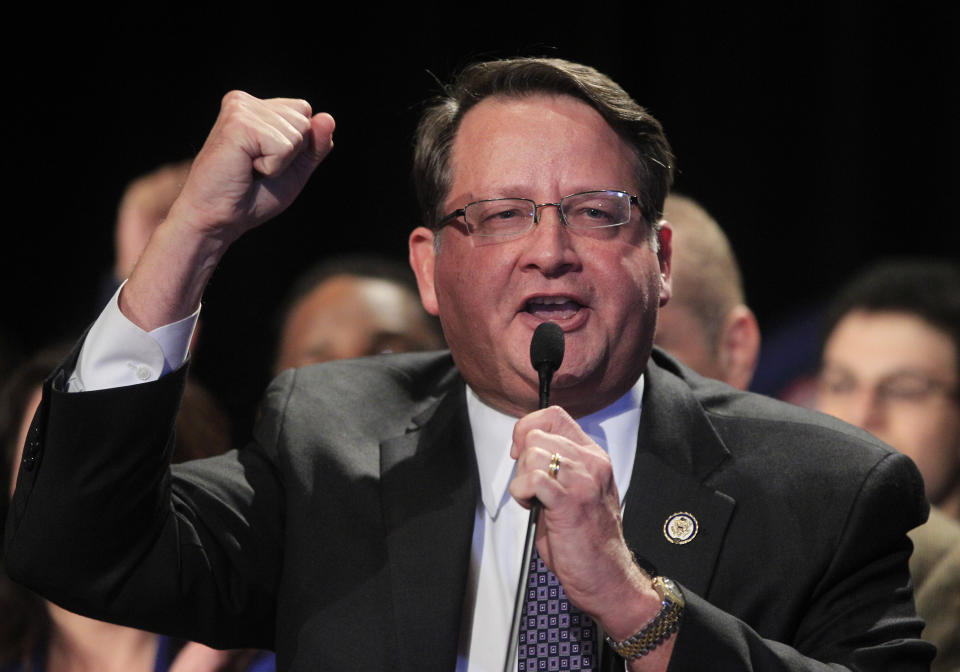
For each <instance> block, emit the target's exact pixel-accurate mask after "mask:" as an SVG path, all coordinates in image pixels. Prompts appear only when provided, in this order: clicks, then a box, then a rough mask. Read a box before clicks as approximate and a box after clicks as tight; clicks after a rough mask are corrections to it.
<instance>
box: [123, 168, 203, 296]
mask: <svg viewBox="0 0 960 672" xmlns="http://www.w3.org/2000/svg"><path fill="white" fill-rule="evenodd" d="M191 164H192V160H189V159H188V160H185V161H178V162H176V163H168V164H164V165H162V166H160V167H159V168H156V169H155V170H152V171H151V172H149V173H147V174H145V175H141V176H140V177H138V178H136V179H135V180H133V181H132V182H130V184H128V185H127V188H126V189H125V190H124V192H123V196H122V197H121V199H120V205H119V206H118V207H117V221H116V226H115V228H114V249H115V250H116V255H115V258H114V266H113V279H114V280H115V281H116V283H117V284H120V283H121V282H123V281H124V280H126V279H127V276H128V275H130V271H132V270H133V267H134V265H136V263H137V260H138V259H139V258H140V254H141V253H142V252H143V248H145V247H146V246H147V241H148V240H150V236H152V235H153V231H154V229H156V228H157V227H158V226H160V223H161V222H162V221H163V220H164V219H166V217H167V212H169V210H170V206H171V205H173V202H174V201H175V200H176V199H177V196H179V195H180V189H181V188H182V187H183V183H184V182H185V181H186V179H187V174H188V173H189V172H190V165H191Z"/></svg>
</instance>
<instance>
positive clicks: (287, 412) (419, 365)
mask: <svg viewBox="0 0 960 672" xmlns="http://www.w3.org/2000/svg"><path fill="white" fill-rule="evenodd" d="M458 383H459V384H462V379H461V378H460V376H459V373H458V372H457V370H456V367H454V365H453V359H452V358H451V356H450V353H449V352H447V351H437V352H420V353H404V354H396V355H378V356H375V357H363V358H360V359H349V360H340V361H335V362H325V363H323V364H316V365H313V366H307V367H303V368H301V369H289V370H287V371H284V372H283V373H281V374H280V375H279V376H278V377H277V378H276V379H275V380H274V381H273V382H272V383H271V385H270V387H269V388H268V390H267V393H266V396H265V399H264V403H263V413H264V415H267V414H274V415H278V416H281V417H282V418H283V422H284V424H286V425H288V426H289V425H290V424H291V423H293V424H303V425H310V424H313V425H317V424H320V422H319V421H322V424H323V425H324V426H325V427H328V428H338V431H351V429H354V430H359V429H365V430H369V429H370V428H376V430H377V431H380V432H383V433H387V434H389V433H390V432H396V433H401V432H403V431H404V429H405V428H406V426H407V425H408V424H409V422H410V420H411V418H413V417H415V416H416V415H417V414H418V413H420V412H422V411H423V410H424V409H427V408H430V407H431V406H433V405H435V404H436V402H437V401H438V400H439V399H440V398H441V397H443V396H444V395H445V394H447V393H448V392H450V391H451V390H453V389H455V388H456V386H457V384H458Z"/></svg>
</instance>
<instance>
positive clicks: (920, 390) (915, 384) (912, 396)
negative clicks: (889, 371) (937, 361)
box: [883, 378, 933, 401]
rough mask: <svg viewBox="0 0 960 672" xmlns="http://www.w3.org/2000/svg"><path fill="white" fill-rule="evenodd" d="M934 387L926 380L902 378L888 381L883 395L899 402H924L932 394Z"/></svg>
mask: <svg viewBox="0 0 960 672" xmlns="http://www.w3.org/2000/svg"><path fill="white" fill-rule="evenodd" d="M932 389H933V385H932V384H931V382H930V381H929V380H926V379H924V378H902V379H894V380H890V381H887V383H886V384H885V385H884V386H883V394H884V396H886V397H887V398H888V399H893V400H898V401H922V400H923V399H925V398H926V397H927V395H929V394H930V392H931V390H932Z"/></svg>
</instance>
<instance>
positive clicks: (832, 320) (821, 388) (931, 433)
mask: <svg viewBox="0 0 960 672" xmlns="http://www.w3.org/2000/svg"><path fill="white" fill-rule="evenodd" d="M824 334H825V338H824V343H823V349H822V361H821V368H820V374H819V377H818V385H817V407H818V408H819V409H820V410H822V411H824V412H825V413H829V414H831V415H834V416H836V417H838V418H840V419H841V420H845V421H846V422H849V423H851V424H853V425H856V426H858V427H862V428H863V429H865V430H867V431H868V432H870V433H871V434H873V435H874V436H876V437H878V438H880V439H882V440H884V441H886V442H887V443H889V444H890V445H891V446H893V447H894V448H896V449H897V450H899V451H901V452H902V453H904V454H906V455H909V456H910V458H911V459H913V461H914V462H915V463H916V464H917V467H918V468H919V469H920V473H921V475H922V476H923V482H924V485H925V486H926V492H927V497H928V498H929V500H930V503H931V504H933V507H932V508H931V510H930V520H929V521H928V522H927V523H926V524H924V525H922V526H920V527H918V528H917V529H916V530H914V531H913V532H911V533H910V537H911V539H912V540H913V542H914V553H913V555H912V556H911V558H910V570H911V573H912V574H913V580H914V590H915V592H916V602H917V612H918V613H919V614H920V616H922V617H923V618H924V620H926V622H927V625H926V628H925V629H924V639H927V640H928V641H931V642H933V643H934V644H936V645H937V648H938V650H939V652H938V654H937V658H936V660H935V661H934V665H933V669H934V670H943V671H944V672H946V671H947V670H956V669H958V668H960V524H958V522H957V521H958V520H960V398H958V389H960V386H958V381H960V268H958V267H957V266H956V265H955V264H951V263H949V262H946V261H935V260H932V259H923V260H899V261H886V262H881V263H879V264H877V265H875V266H873V267H871V268H870V269H867V270H866V271H865V272H863V273H861V274H860V275H858V276H857V277H856V278H854V279H853V280H852V281H851V282H850V283H849V284H847V286H846V287H844V288H843V289H842V290H841V291H840V292H839V293H838V294H837V296H836V298H834V300H833V302H832V303H831V305H830V307H829V308H828V310H827V313H826V320H825V328H824Z"/></svg>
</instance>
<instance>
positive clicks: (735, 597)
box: [7, 59, 932, 671]
mask: <svg viewBox="0 0 960 672" xmlns="http://www.w3.org/2000/svg"><path fill="white" fill-rule="evenodd" d="M332 132H333V120H332V118H330V117H329V115H325V114H322V113H321V114H316V115H314V114H313V112H312V110H311V108H310V106H309V105H308V104H307V103H306V102H304V101H300V100H291V99H273V100H265V101H264V100H257V99H255V98H253V97H251V96H248V95H246V94H242V93H232V94H228V95H227V96H226V97H225V99H224V103H223V107H222V110H221V114H220V116H219V117H218V120H217V122H216V124H215V126H214V128H213V130H212V131H211V134H210V137H209V138H208V140H207V142H206V144H205V145H204V147H203V149H202V150H201V152H200V154H199V155H198V157H197V158H196V160H195V162H194V165H193V169H192V171H191V174H190V177H189V179H188V180H187V183H186V184H185V185H184V188H183V191H182V193H181V197H180V199H178V201H177V203H176V204H174V206H173V208H171V211H170V216H169V218H168V219H167V221H166V222H165V223H164V224H163V225H162V226H161V227H160V228H159V229H158V230H157V233H156V234H155V235H154V237H153V239H152V240H151V243H150V245H149V246H148V248H147V250H146V251H145V252H144V254H143V256H142V258H141V260H140V262H139V264H138V266H137V268H136V269H135V270H134V272H133V274H132V275H131V278H130V280H129V281H128V283H127V284H126V285H125V286H124V288H122V290H121V292H120V293H119V295H118V299H117V301H115V302H114V303H113V305H112V306H110V307H108V309H107V311H105V313H104V314H103V315H102V316H101V318H100V319H99V320H98V322H97V323H96V324H95V325H94V326H93V327H92V329H91V330H90V332H89V334H88V336H87V338H86V341H85V343H84V345H83V349H82V351H81V352H80V353H79V355H78V356H76V357H74V358H71V359H70V360H69V361H68V362H67V363H66V364H65V365H64V367H63V368H62V369H60V370H59V371H58V372H56V373H55V374H54V375H53V377H52V378H51V380H50V381H49V383H48V385H47V387H46V390H45V398H44V402H43V405H42V407H41V410H40V411H39V412H38V416H37V418H38V419H37V422H36V423H35V425H34V427H33V428H32V430H31V432H32V433H31V434H30V437H29V438H28V445H27V449H26V450H25V453H24V468H23V469H21V474H22V475H21V478H20V483H19V486H18V490H17V494H16V496H15V499H14V503H13V506H12V510H13V513H12V515H11V523H10V525H9V526H8V534H7V539H8V541H7V548H8V552H7V558H8V563H9V566H10V570H11V573H12V574H15V575H16V576H19V577H21V578H22V579H23V580H25V581H27V582H29V584H30V585H31V586H33V587H34V588H35V589H37V590H40V591H42V592H45V593H46V594H48V595H50V596H51V597H53V598H54V599H59V600H61V601H63V602H64V603H66V604H68V605H73V606H74V607H75V608H83V609H85V610H87V611H95V612H97V613H100V614H101V615H102V614H109V615H110V616H111V617H112V618H116V619H124V620H128V621H134V622H136V623H138V624H141V626H142V627H143V626H147V625H149V627H152V628H155V629H160V630H174V631H178V632H184V633H186V632H189V633H191V636H193V637H196V638H199V639H201V640H204V641H208V642H211V643H214V644H219V645H226V644H234V645H235V644H237V643H240V642H243V643H244V645H261V644H265V645H267V646H274V647H276V649H277V652H278V658H277V661H278V667H279V669H296V670H308V669H310V670H312V669H337V670H340V669H383V670H387V669H389V670H395V669H410V670H424V669H429V670H432V669H437V670H441V669H443V670H449V669H458V670H491V669H504V665H505V661H504V658H505V653H506V651H507V648H508V642H507V635H508V633H509V631H510V619H511V612H512V609H513V598H514V594H515V591H516V587H517V580H518V576H519V574H520V567H519V565H520V561H519V558H520V552H521V550H522V549H521V546H522V544H523V534H524V529H525V527H526V516H527V512H526V508H527V507H530V506H531V504H532V502H533V501H534V499H536V500H537V501H538V502H539V503H540V504H541V505H542V513H541V515H540V519H539V528H538V535H537V540H536V542H537V543H536V552H535V554H534V559H533V561H532V563H531V565H532V570H531V581H532V583H531V584H530V585H529V586H528V589H526V590H524V591H522V594H523V596H524V607H523V618H522V619H521V628H520V635H519V654H518V657H517V658H516V659H515V660H508V661H506V666H507V667H508V668H513V667H514V666H516V668H517V669H520V670H524V671H526V670H532V669H584V670H588V669H623V668H624V666H626V667H627V668H629V669H631V670H659V671H662V670H665V669H667V667H668V665H669V666H670V667H671V669H674V670H677V669H681V670H683V669H698V670H699V669H712V670H748V669H773V668H776V669H793V670H813V669H824V668H825V667H826V665H827V664H829V663H834V664H836V665H843V666H848V667H851V668H853V667H856V668H857V669H860V670H868V669H873V670H886V669H890V667H891V666H896V667H897V668H898V669H904V670H908V669H910V670H912V669H917V670H920V669H926V665H927V662H928V661H929V658H930V657H931V655H932V651H931V650H930V647H928V646H927V645H925V644H924V643H922V642H920V641H919V640H918V639H916V638H917V636H918V634H919V629H920V622H919V620H918V619H916V617H915V616H914V614H913V606H912V600H911V594H910V591H909V587H908V586H909V578H908V575H907V568H906V558H907V556H908V555H909V542H908V541H907V539H906V536H905V533H906V531H907V530H908V529H910V528H912V527H914V526H915V525H918V524H919V523H921V522H922V521H923V519H924V517H925V512H926V504H925V502H923V501H922V496H921V494H920V493H921V484H920V479H919V476H918V475H917V474H916V471H915V469H914V468H913V467H912V465H911V464H910V463H909V461H908V460H907V459H906V458H904V457H903V456H901V455H899V454H897V453H895V452H893V451H890V450H889V449H887V448H886V447H884V446H882V445H881V444H879V442H873V441H871V440H870V439H869V438H868V437H866V436H865V435H862V434H860V433H858V432H856V431H855V430H852V429H850V428H848V427H847V426H845V425H843V424H841V423H835V422H832V421H830V420H829V419H825V418H822V417H820V416H814V415H811V414H809V413H807V412H806V411H803V410H800V409H795V408H791V407H788V406H786V405H781V404H778V403H776V402H772V401H770V400H767V399H764V398H760V397H755V396H752V395H748V394H745V393H741V392H738V391H734V390H732V389H731V388H728V387H726V386H723V385H722V384H720V383H716V382H714V381H709V380H706V379H701V378H699V377H697V378H688V377H687V376H686V375H685V373H684V370H682V369H680V368H679V367H678V366H677V365H676V363H675V362H674V361H673V360H672V359H671V358H669V357H667V356H664V355H663V354H662V353H660V352H659V351H653V348H652V341H653V334H654V329H655V326H656V319H657V311H658V308H659V306H660V305H662V304H664V303H665V302H666V301H667V300H668V299H669V297H670V284H669V279H670V249H671V248H670V241H671V238H670V229H669V227H668V226H664V225H661V224H660V220H661V213H662V208H663V201H664V197H665V196H666V193H667V190H668V188H669V185H670V182H671V178H672V168H671V165H672V157H671V154H670V149H669V145H668V143H667V141H666V138H665V136H664V135H663V132H662V129H661V128H660V125H659V123H658V122H657V121H656V120H655V119H653V118H652V117H651V116H650V115H649V114H648V113H647V112H646V111H645V110H644V109H643V108H641V107H640V106H639V105H637V104H636V103H635V102H634V101H633V100H632V99H631V98H630V97H629V96H628V95H627V94H626V92H624V91H623V90H622V89H621V88H620V87H619V86H618V85H617V84H616V83H614V82H613V81H612V80H610V79H609V78H608V77H606V76H605V75H602V74H601V73H599V72H597V71H596V70H594V69H592V68H589V67H586V66H582V65H578V64H575V63H569V62H566V61H561V60H556V59H514V60H507V61H496V62H488V63H480V64H477V65H474V66H471V67H469V68H467V69H466V70H465V71H464V72H463V73H461V75H460V76H459V77H458V78H457V80H456V81H455V82H454V83H453V84H452V86H451V87H450V88H449V89H448V91H447V93H446V95H445V96H443V97H442V98H441V99H439V100H437V101H434V103H433V104H432V105H431V106H430V107H429V108H428V109H427V110H426V111H425V113H424V115H423V117H422V119H421V122H420V126H419V128H418V131H417V141H416V147H415V158H414V164H415V165H414V172H415V177H416V183H417V189H418V196H419V198H420V204H421V208H422V211H423V221H424V224H425V225H424V226H421V227H417V228H416V229H414V231H413V232H412V233H411V234H410V238H409V250H410V262H411V266H412V267H413V270H414V273H415V274H416V276H417V281H418V286H419V290H420V296H421V300H422V302H423V305H424V307H425V308H426V309H427V311H428V312H430V313H431V314H434V315H437V316H439V318H440V321H441V324H442V327H443V330H444V335H445V337H446V340H447V342H448V344H449V346H450V352H449V353H446V352H441V353H433V354H415V355H395V356H384V357H376V358H368V359H360V360H351V361H346V362H335V363H331V364H324V365H319V366H315V367H307V368H303V369H298V370H295V371H290V372H287V373H286V374H284V375H282V376H281V377H280V378H278V379H277V381H275V382H274V384H273V385H272V386H271V388H270V389H269V390H268V392H267V396H266V400H265V402H264V412H263V418H262V421H261V422H260V424H259V426H258V428H257V430H256V431H255V436H254V440H253V442H252V443H251V444H250V445H248V446H247V447H246V448H245V449H243V450H241V451H238V452H236V453H232V454H231V455H229V456H227V457H226V458H222V459H218V460H214V461H208V462H205V463H198V464H194V465H190V466H187V467H183V468H182V469H178V470H176V471H175V472H173V473H172V474H168V471H167V467H166V464H165V457H164V454H163V453H164V451H163V446H164V444H165V442H166V438H165V437H166V434H167V429H168V424H169V422H168V419H167V416H168V415H169V414H170V413H172V412H173V409H174V408H175V406H176V399H177V388H178V386H179V381H180V379H181V378H182V375H183V373H182V370H183V366H182V363H183V361H184V359H185V355H184V353H185V349H184V347H183V346H182V345H181V344H182V343H183V341H184V339H185V338H187V337H188V335H189V331H190V329H191V326H190V325H191V323H192V321H193V320H194V319H195V314H196V311H197V310H198V305H199V302H200V298H201V295H202V293H203V288H204V286H205V284H206V282H207V280H208V279H209V277H210V274H211V273H212V272H213V269H214V268H215V267H216V265H217V263H218V262H219V260H220V258H221V257H222V255H223V253H224V252H225V251H226V249H227V248H228V247H229V245H230V243H231V242H233V241H234V240H235V239H236V238H238V237H239V236H240V235H242V233H243V232H244V231H246V230H247V229H249V228H252V227H253V226H257V225H259V224H261V223H262V222H264V221H266V220H267V219H269V218H270V217H272V216H275V215H276V214H278V213H279V212H280V211H281V210H282V209H283V208H285V207H286V206H287V205H288V204H289V203H290V202H291V201H292V200H293V199H294V198H295V197H296V195H297V193H299V191H300V189H301V188H302V187H303V185H304V184H305V183H306V180H307V178H308V177H309V175H310V173H311V172H312V171H313V169H314V168H315V167H316V165H317V164H318V163H319V162H320V161H321V160H322V159H323V157H324V156H325V155H326V153H327V152H328V151H329V150H330V148H331V147H332ZM547 321H552V322H555V323H557V324H558V325H559V326H560V327H561V329H562V330H563V332H564V335H565V340H566V354H565V356H564V357H563V360H562V364H561V366H560V368H559V370H558V371H557V373H556V377H555V379H554V384H553V396H552V401H553V403H554V404H556V405H555V406H552V407H550V408H547V409H544V410H540V411H537V410H536V409H537V407H538V378H537V374H536V372H535V371H534V369H533V367H532V366H531V363H530V354H529V353H530V344H531V338H532V335H533V333H534V330H535V328H536V327H537V326H539V325H540V324H542V323H543V322H547ZM134 341H135V342H136V343H137V344H133V343H134ZM142 351H146V352H147V353H148V355H147V356H144V355H142V354H141V352H142ZM161 374H162V375H161ZM139 380H142V383H141V384H137V385H132V383H136V382H138V381H139ZM123 385H128V387H126V388H122V389H117V386H123ZM68 388H69V390H70V391H69V392H67V389H68ZM108 388H114V389H108ZM82 390H85V392H83V391H82ZM104 416H106V419H98V417H99V418H103V417H104ZM63 444H69V445H63ZM838 446H840V447H842V448H844V450H842V451H839V454H840V455H841V457H839V458H837V457H836V454H837V453H838V451H837V447H838ZM801 447H802V450H801ZM91 462H92V463H96V464H108V465H110V468H109V469H102V470H100V471H97V472H96V477H94V476H88V475H87V473H86V472H87V471H88V470H87V468H86V467H85V465H86V464H88V463H91ZM824 465H829V468H825V466H824ZM101 471H105V472H107V474H106V475H104V476H103V478H100V477H99V476H100V472H101ZM67 475H69V476H67ZM78 475H79V478H76V477H77V476H78ZM74 484H76V485H77V486H78V487H77V489H76V490H74V489H73V487H72V486H73V485H74ZM877 519H883V520H884V521H885V525H884V526H883V527H881V528H877V527H875V526H872V525H870V524H871V523H872V522H873V521H875V520H877ZM68 542H73V543H75V544H76V549H77V550H76V552H75V553H74V555H73V556H72V560H71V562H70V563H63V564H61V563H57V562H56V558H55V557H54V556H56V555H60V554H58V553H55V552H54V549H62V548H64V544H65V543H68ZM54 565H55V566H54ZM668 577H669V578H668ZM671 579H673V580H671ZM674 581H675V582H674ZM604 642H605V644H604ZM833 669H836V668H835V667H834V668H833Z"/></svg>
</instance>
